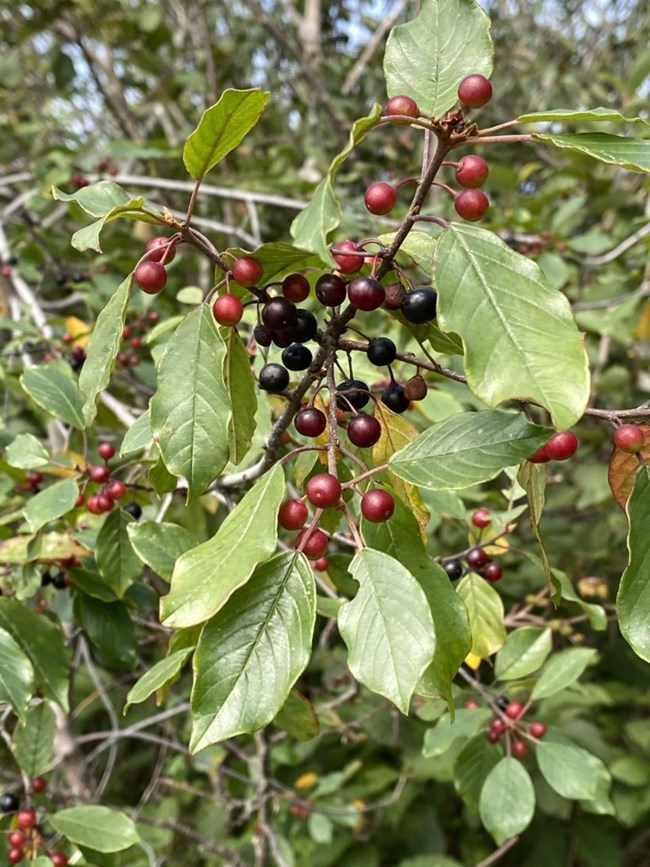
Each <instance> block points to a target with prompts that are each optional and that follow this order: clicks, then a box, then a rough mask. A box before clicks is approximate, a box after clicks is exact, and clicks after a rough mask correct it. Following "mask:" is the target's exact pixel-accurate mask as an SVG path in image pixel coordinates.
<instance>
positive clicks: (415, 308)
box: [400, 288, 438, 325]
mask: <svg viewBox="0 0 650 867" xmlns="http://www.w3.org/2000/svg"><path fill="white" fill-rule="evenodd" d="M437 304H438V296H437V294H436V293H435V292H434V290H433V289H430V288H424V289H414V290H413V291H412V292H409V293H408V294H407V295H406V296H405V298H404V300H403V301H402V306H401V308H400V309H401V311H402V316H403V317H404V319H406V321H407V322H412V323H413V324H414V325H422V324H424V323H425V322H431V320H432V319H435V318H436V307H437Z"/></svg>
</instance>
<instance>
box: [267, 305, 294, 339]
mask: <svg viewBox="0 0 650 867" xmlns="http://www.w3.org/2000/svg"><path fill="white" fill-rule="evenodd" d="M262 322H263V323H264V324H265V325H266V327H267V328H272V329H273V331H284V329H285V328H291V327H292V326H293V325H295V324H296V323H297V322H298V310H297V308H296V305H295V304H292V303H291V301H287V299H286V298H272V299H271V300H270V301H268V302H267V303H266V304H265V305H264V309H263V310H262Z"/></svg>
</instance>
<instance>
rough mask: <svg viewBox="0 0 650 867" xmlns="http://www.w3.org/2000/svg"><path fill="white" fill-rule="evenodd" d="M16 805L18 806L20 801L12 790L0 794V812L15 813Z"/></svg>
mask: <svg viewBox="0 0 650 867" xmlns="http://www.w3.org/2000/svg"><path fill="white" fill-rule="evenodd" d="M18 807H20V801H19V800H18V796H17V795H14V793H13V792H3V794H2V795H0V812H3V813H15V812H16V810H17V809H18Z"/></svg>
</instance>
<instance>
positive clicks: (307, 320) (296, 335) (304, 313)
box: [285, 310, 318, 343]
mask: <svg viewBox="0 0 650 867" xmlns="http://www.w3.org/2000/svg"><path fill="white" fill-rule="evenodd" d="M317 331H318V322H317V321H316V317H315V316H314V314H313V313H310V312H309V310H298V322H297V324H296V325H293V326H292V327H291V328H287V330H286V331H285V334H286V335H287V337H288V338H289V340H290V341H291V342H292V343H307V341H308V340H313V338H314V337H315V336H316V332H317Z"/></svg>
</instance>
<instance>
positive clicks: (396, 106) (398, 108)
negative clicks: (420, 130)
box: [384, 94, 420, 123]
mask: <svg viewBox="0 0 650 867" xmlns="http://www.w3.org/2000/svg"><path fill="white" fill-rule="evenodd" d="M384 114H385V115H386V116H387V117H392V116H393V115H406V116H407V117H419V116H420V109H419V108H418V104H417V102H416V101H415V100H414V99H411V97H410V96H405V95H404V94H399V95H398V96H391V98H390V99H389V100H388V102H387V103H386V108H385V109H384ZM394 123H407V121H394Z"/></svg>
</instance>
